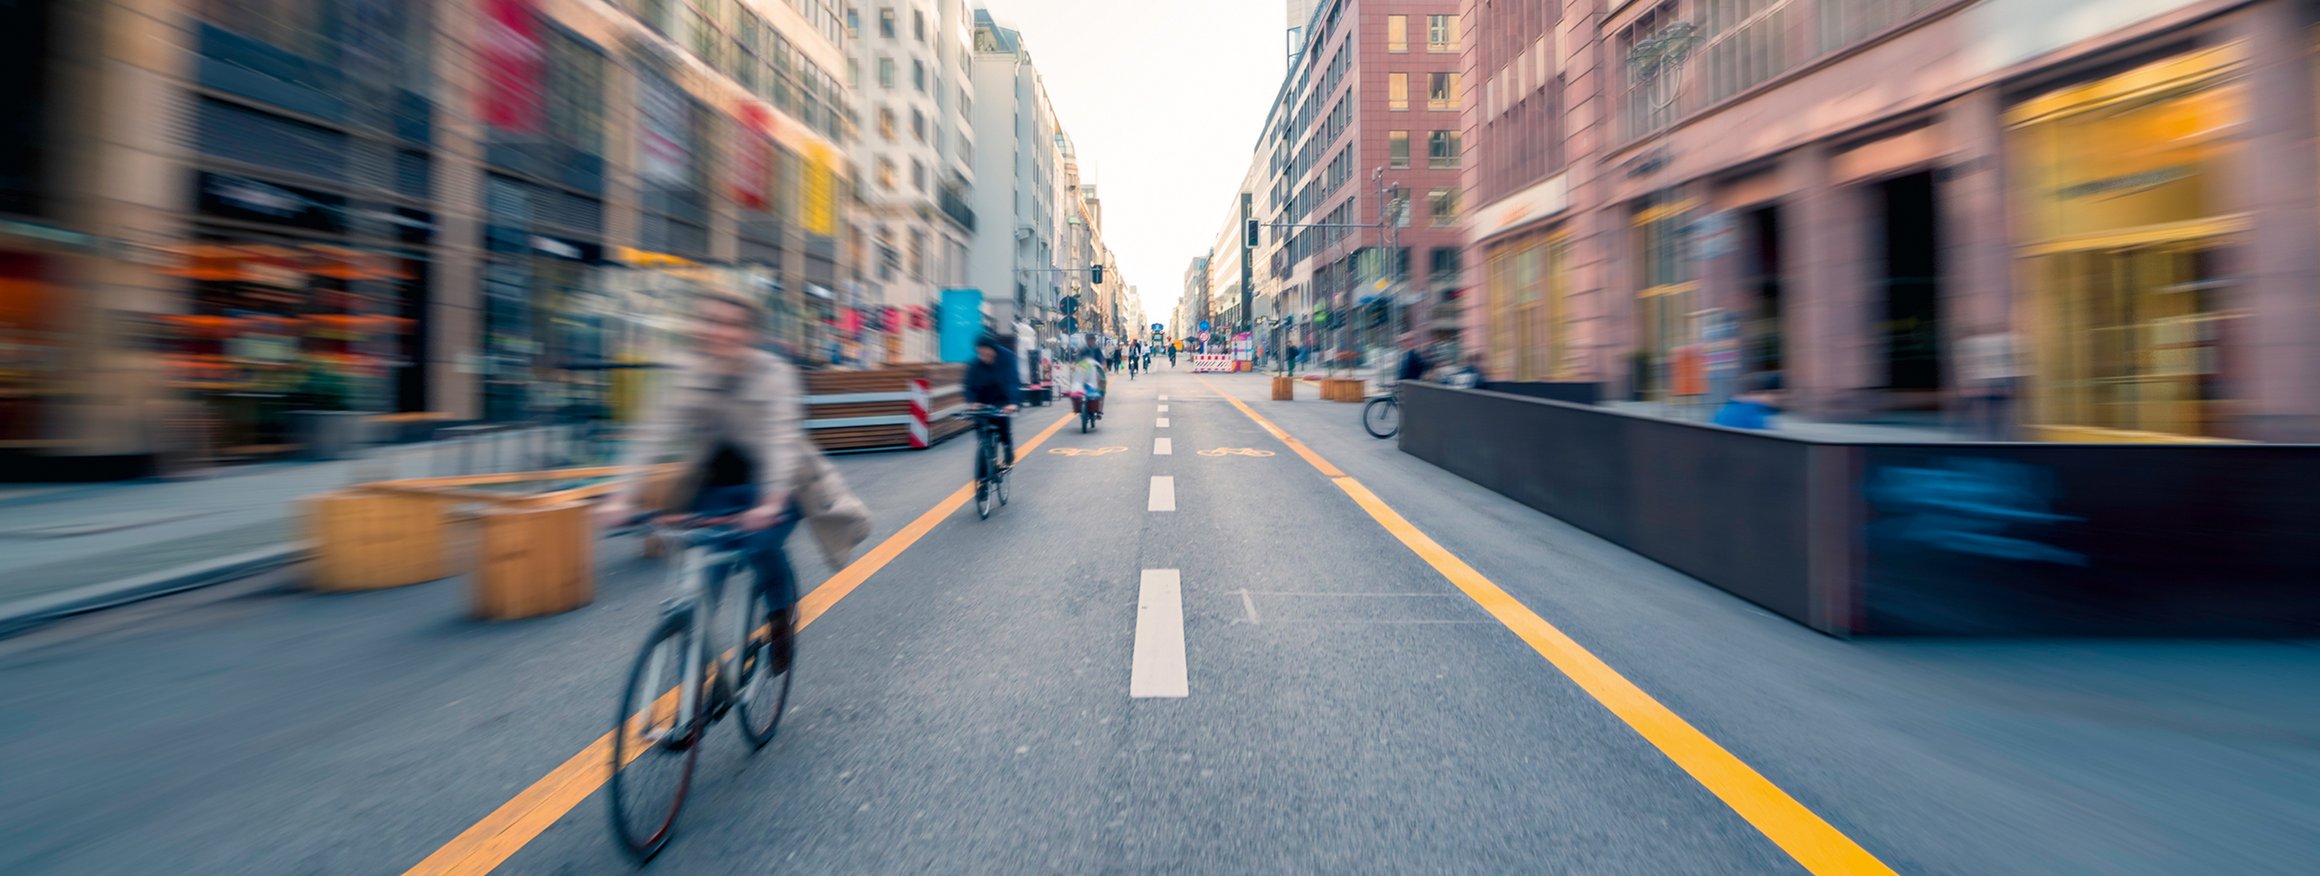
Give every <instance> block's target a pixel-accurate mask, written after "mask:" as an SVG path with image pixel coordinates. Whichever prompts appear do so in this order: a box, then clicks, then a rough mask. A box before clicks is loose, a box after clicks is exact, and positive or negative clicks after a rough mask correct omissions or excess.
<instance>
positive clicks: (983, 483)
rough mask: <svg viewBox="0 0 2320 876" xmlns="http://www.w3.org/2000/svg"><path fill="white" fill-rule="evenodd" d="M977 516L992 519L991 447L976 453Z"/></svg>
mask: <svg viewBox="0 0 2320 876" xmlns="http://www.w3.org/2000/svg"><path fill="white" fill-rule="evenodd" d="M975 516H977V517H981V518H983V519H985V520H989V519H991V446H990V445H988V444H985V445H983V448H982V449H981V450H979V451H977V452H976V453H975Z"/></svg>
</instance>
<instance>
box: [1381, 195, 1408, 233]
mask: <svg viewBox="0 0 2320 876" xmlns="http://www.w3.org/2000/svg"><path fill="white" fill-rule="evenodd" d="M1386 197H1388V198H1390V199H1392V201H1391V203H1392V204H1393V210H1392V213H1391V215H1392V216H1393V217H1394V225H1395V226H1396V227H1399V228H1408V227H1410V208H1411V204H1410V190H1409V189H1405V188H1402V187H1401V186H1395V187H1393V189H1392V190H1390V191H1388V192H1387V193H1386Z"/></svg>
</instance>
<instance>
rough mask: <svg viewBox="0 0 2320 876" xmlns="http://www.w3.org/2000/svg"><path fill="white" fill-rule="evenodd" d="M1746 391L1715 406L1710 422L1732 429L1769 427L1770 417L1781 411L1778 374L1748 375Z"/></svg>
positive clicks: (1770, 424) (1770, 426) (1767, 428)
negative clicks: (1714, 415) (1716, 407)
mask: <svg viewBox="0 0 2320 876" xmlns="http://www.w3.org/2000/svg"><path fill="white" fill-rule="evenodd" d="M1747 387H1748V388H1747V390H1746V391H1744V392H1741V393H1740V394H1738V395H1735V396H1733V397H1732V400H1731V401H1728V402H1725V403H1724V406H1723V407H1722V408H1719V409H1717V411H1716V417H1715V419H1714V420H1712V421H1711V422H1714V423H1715V424H1716V425H1718V426H1723V427H1726V428H1731V429H1764V430H1770V429H1771V428H1772V417H1773V415H1774V414H1778V413H1780V400H1781V392H1780V374H1779V372H1766V373H1764V374H1758V375H1756V376H1754V377H1751V378H1749V380H1748V384H1747Z"/></svg>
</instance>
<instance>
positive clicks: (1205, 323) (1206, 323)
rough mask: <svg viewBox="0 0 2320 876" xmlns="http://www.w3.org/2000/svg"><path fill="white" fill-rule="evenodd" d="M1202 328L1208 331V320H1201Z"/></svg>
mask: <svg viewBox="0 0 2320 876" xmlns="http://www.w3.org/2000/svg"><path fill="white" fill-rule="evenodd" d="M1200 330H1201V331H1204V332H1205V331H1208V320H1205V319H1204V320H1201V321H1200Z"/></svg>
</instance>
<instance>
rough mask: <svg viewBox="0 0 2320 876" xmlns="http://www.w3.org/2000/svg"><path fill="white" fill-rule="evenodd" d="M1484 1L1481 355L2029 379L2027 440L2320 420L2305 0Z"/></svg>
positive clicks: (1598, 377)
mask: <svg viewBox="0 0 2320 876" xmlns="http://www.w3.org/2000/svg"><path fill="white" fill-rule="evenodd" d="M1465 14H1468V15H1471V16H1476V17H1475V18H1472V19H1469V27H1468V33H1470V34H1473V35H1475V43H1474V46H1473V47H1472V48H1471V49H1470V50H1469V53H1468V62H1467V67H1466V71H1467V74H1466V75H1467V79H1468V80H1469V81H1470V82H1472V83H1473V85H1472V87H1470V88H1469V91H1468V97H1469V104H1468V107H1467V127H1466V130H1467V132H1468V136H1469V137H1470V138H1471V139H1472V140H1473V141H1474V144H1475V145H1474V149H1473V153H1474V155H1473V157H1474V160H1475V166H1473V167H1470V168H1468V169H1467V175H1466V186H1467V189H1468V197H1469V198H1470V199H1471V200H1473V201H1475V202H1477V203H1479V204H1482V206H1480V207H1479V208H1478V209H1477V210H1476V211H1475V222H1474V225H1473V229H1472V230H1473V233H1474V236H1475V241H1474V249H1473V255H1472V256H1471V257H1472V258H1473V259H1474V261H1475V262H1476V263H1477V264H1480V265H1483V266H1484V267H1483V273H1484V275H1485V277H1486V281H1485V283H1484V287H1485V288H1484V293H1483V295H1482V296H1480V298H1481V300H1482V301H1483V302H1484V305H1483V306H1482V307H1481V308H1479V310H1478V312H1475V313H1471V314H1470V315H1469V318H1468V319H1467V321H1466V328H1467V332H1468V340H1469V342H1470V343H1471V344H1472V345H1475V346H1477V347H1480V348H1482V349H1484V350H1486V351H1487V356H1486V359H1487V362H1488V371H1489V372H1490V374H1491V376H1493V377H1497V378H1501V379H1532V380H1540V379H1574V380H1593V381H1600V382H1603V383H1606V384H1608V385H1609V386H1611V387H1613V389H1614V391H1615V392H1618V393H1623V394H1630V395H1634V396H1637V397H1644V398H1671V399H1675V398H1684V397H1713V396H1715V395H1718V394H1719V393H1721V392H1726V391H1729V389H1730V387H1731V385H1732V382H1733V381H1734V380H1735V379H1736V378H1738V377H1739V376H1743V375H1749V374H1761V373H1778V374H1780V375H1782V377H1783V379H1784V382H1785V384H1786V386H1787V388H1788V390H1789V394H1790V396H1791V401H1792V404H1793V405H1795V406H1797V407H1799V408H1800V409H1802V410H1804V411H1807V412H1809V413H1817V414H1826V415H1836V416H1862V415H1880V414H1891V413H1902V412H1911V411H1925V412H1933V411H1955V410H1957V409H1958V408H1959V407H1961V405H1962V403H1963V402H1964V400H1965V399H1966V398H1967V397H1968V396H1970V395H1974V394H1979V393H1984V392H1987V391H1988V389H1989V388H1990V387H1992V386H1999V387H2004V386H2009V385H2010V386H2012V387H2014V388H2015V389H2017V390H2018V392H2019V395H2020V398H2021V401H2022V408H2021V410H2020V412H2019V419H2020V421H2021V422H2022V423H2023V424H2024V425H2025V426H2027V427H2029V434H2030V435H2031V436H2032V437H2045V438H2057V439H2097V440H2182V439H2186V438H2240V439H2255V440H2274V441H2310V440H2320V393H2315V392H2313V391H2312V382H2311V380H2312V378H2311V377H2310V375H2313V374H2316V373H2320V336H2316V334H2320V318H2316V317H2315V312H2316V311H2315V306H2314V305H2313V303H2312V302H2313V298H2312V291H2311V290H2312V289H2313V288H2315V287H2316V286H2320V249H2316V248H2315V247H2314V246H2313V241H2314V240H2316V239H2320V167H2315V165H2314V164H2313V162H2312V161H2311V144H2312V143H2313V141H2314V137H2315V130H2316V129H2315V124H2314V116H2315V93H2314V86H2313V83H2314V78H2315V76H2314V74H2315V69H2314V61H2313V52H2312V49H2313V46H2314V45H2316V44H2320V41H2316V35H2320V31H2315V29H2314V22H2315V10H2314V8H2313V5H2312V4H2310V3H2306V2H2302V0H2263V2H2245V0H2241V2H2225V0H2136V2H2112V0H1876V2H1833V0H1762V2H1721V0H1673V2H1649V0H1628V2H1609V3H1602V2H1571V3H1553V2H1550V3H1541V4H1523V3H1505V2H1479V0H1475V2H1468V3H1467V4H1466V13H1465ZM1542 59H1543V60H1542ZM1526 104H1527V105H1528V106H1526ZM1502 144H1503V145H1502ZM2009 348H2010V349H2012V350H2014V351H2017V352H2018V353H2019V355H2018V356H2013V357H2009V356H2004V355H1990V351H1993V350H1997V351H2004V350H2007V349H2009Z"/></svg>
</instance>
